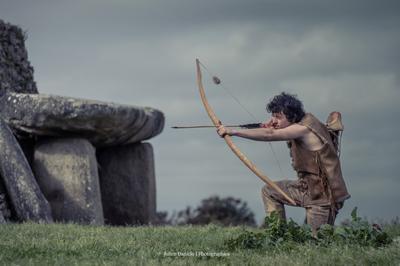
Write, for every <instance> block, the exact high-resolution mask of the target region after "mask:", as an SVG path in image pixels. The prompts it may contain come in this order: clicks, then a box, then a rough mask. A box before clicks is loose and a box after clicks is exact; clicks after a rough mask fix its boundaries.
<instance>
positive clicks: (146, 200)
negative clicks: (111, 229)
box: [97, 143, 156, 225]
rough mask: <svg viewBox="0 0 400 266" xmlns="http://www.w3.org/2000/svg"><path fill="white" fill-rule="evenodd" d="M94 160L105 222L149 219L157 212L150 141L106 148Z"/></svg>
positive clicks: (130, 222)
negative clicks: (97, 171) (98, 177)
mask: <svg viewBox="0 0 400 266" xmlns="http://www.w3.org/2000/svg"><path fill="white" fill-rule="evenodd" d="M97 160H98V163H99V165H100V167H99V169H100V171H99V175H100V187H101V192H102V200H103V209H104V219H105V222H106V223H107V224H112V225H132V224H147V223H150V222H152V221H153V219H154V217H155V213H156V184H155V174H154V158H153V148H152V146H151V144H150V143H138V144H130V145H124V146H119V147H112V148H106V149H103V150H101V151H98V152H97Z"/></svg>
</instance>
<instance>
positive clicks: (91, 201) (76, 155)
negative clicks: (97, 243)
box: [33, 138, 104, 225]
mask: <svg viewBox="0 0 400 266" xmlns="http://www.w3.org/2000/svg"><path fill="white" fill-rule="evenodd" d="M33 169H34V171H35V174H36V178H37V180H38V183H39V185H40V187H41V189H42V191H43V193H44V195H45V196H46V198H47V199H48V200H49V202H50V205H51V208H52V211H53V217H54V220H56V221H60V222H76V223H82V224H97V225H102V224H103V223H104V218H103V208H102V205H101V194H100V187H99V176H98V171H97V161H96V155H95V149H94V147H93V146H92V144H90V142H89V141H87V140H86V139H79V138H47V139H42V140H40V141H38V143H37V145H36V147H35V151H34V161H33Z"/></svg>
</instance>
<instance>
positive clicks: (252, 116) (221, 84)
mask: <svg viewBox="0 0 400 266" xmlns="http://www.w3.org/2000/svg"><path fill="white" fill-rule="evenodd" d="M199 63H200V65H201V66H202V67H203V68H204V70H205V71H206V72H207V74H208V75H209V76H210V77H216V76H215V75H213V74H212V73H211V71H209V70H208V68H207V67H206V66H205V65H204V64H203V63H202V62H201V61H199ZM218 85H219V86H221V87H222V88H223V89H224V90H225V92H226V93H228V94H229V95H230V96H231V97H232V98H233V99H234V100H235V101H236V102H237V103H238V104H239V106H240V107H242V109H243V110H245V111H246V113H247V114H248V115H249V116H250V117H251V118H252V119H254V121H258V119H257V118H256V117H255V115H253V114H252V113H251V112H250V111H249V110H248V109H247V108H246V107H245V106H244V105H243V104H242V103H241V102H240V101H239V99H238V98H237V97H236V96H235V95H234V94H233V93H232V92H231V91H230V90H229V89H228V88H227V87H225V86H224V85H223V83H222V82H221V83H220V84H218ZM268 144H269V147H270V148H271V151H272V154H273V156H274V158H275V161H276V164H277V165H278V168H279V171H280V173H281V175H282V178H284V175H283V171H282V167H281V164H280V162H279V160H278V156H277V155H276V153H275V150H274V147H273V146H272V143H271V142H269V141H268Z"/></svg>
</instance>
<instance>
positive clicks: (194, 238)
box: [0, 223, 400, 265]
mask: <svg viewBox="0 0 400 266" xmlns="http://www.w3.org/2000/svg"><path fill="white" fill-rule="evenodd" d="M399 228H400V226H399V225H396V226H392V227H391V228H390V233H391V235H392V236H393V237H394V238H395V239H396V240H395V241H394V242H393V243H392V244H390V245H389V246H387V247H384V248H372V247H359V246H346V245H341V246H339V245H332V246H328V247H323V246H315V245H311V244H305V245H295V246H294V247H293V249H291V250H286V251H284V250H279V249H270V250H237V251H229V250H228V249H227V248H226V247H225V246H224V242H225V241H226V240H228V239H230V238H233V237H236V236H237V235H239V234H240V233H241V232H242V230H243V228H240V227H219V226H215V225H209V226H182V227H169V226H168V227H155V226H154V227H152V226H144V227H108V226H82V225H74V224H47V225H46V224H33V223H24V224H5V225H0V264H3V265H166V264H169V265H192V264H199V265H210V264H212V265H227V264H228V265H400V238H399V235H400V229H399ZM246 229H247V230H254V231H257V230H261V229H251V228H246ZM178 252H180V255H181V256H177V255H178V254H177V253H178ZM196 252H197V253H196ZM201 252H203V253H208V255H210V256H204V254H203V256H202V254H201ZM213 253H214V254H213ZM224 253H225V255H227V253H229V255H228V256H221V257H218V256H211V255H224Z"/></svg>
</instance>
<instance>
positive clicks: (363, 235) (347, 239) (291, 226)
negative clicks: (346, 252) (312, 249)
mask: <svg viewBox="0 0 400 266" xmlns="http://www.w3.org/2000/svg"><path fill="white" fill-rule="evenodd" d="M265 227H266V228H265V229H263V230H262V231H261V232H254V231H248V230H244V231H243V232H242V233H241V234H240V235H239V236H238V237H236V238H232V239H229V240H227V241H226V242H225V245H226V246H227V247H228V248H229V249H230V250H234V249H261V248H274V247H275V248H279V249H291V247H293V246H295V245H296V244H305V243H307V244H315V245H323V246H324V245H330V244H338V245H358V246H373V247H381V246H385V245H388V244H390V243H391V242H392V241H393V239H392V238H391V237H390V236H389V234H387V233H386V232H384V231H383V230H382V229H381V227H380V226H379V225H377V224H372V225H371V224H370V223H369V222H368V221H366V220H364V219H362V218H361V217H358V216H357V208H354V210H353V211H352V212H351V221H350V222H349V223H348V224H347V225H342V226H336V227H335V226H331V225H323V226H322V227H321V228H320V229H319V230H318V233H317V235H316V236H313V234H312V230H311V228H310V226H308V225H302V226H300V225H298V224H297V223H296V222H294V221H293V220H291V219H290V220H289V221H284V220H282V219H280V217H279V216H278V215H277V214H276V213H272V214H271V215H270V216H269V217H266V218H265Z"/></svg>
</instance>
